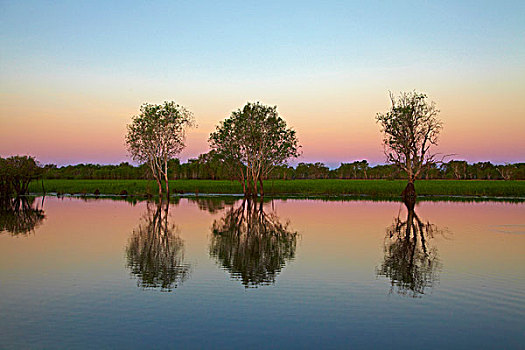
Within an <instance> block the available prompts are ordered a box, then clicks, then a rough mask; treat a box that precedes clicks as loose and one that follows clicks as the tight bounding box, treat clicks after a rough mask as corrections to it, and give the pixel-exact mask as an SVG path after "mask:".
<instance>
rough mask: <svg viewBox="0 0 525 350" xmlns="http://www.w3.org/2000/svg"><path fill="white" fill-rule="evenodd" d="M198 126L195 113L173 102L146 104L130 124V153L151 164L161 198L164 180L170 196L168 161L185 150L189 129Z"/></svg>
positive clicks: (128, 144)
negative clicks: (195, 121)
mask: <svg viewBox="0 0 525 350" xmlns="http://www.w3.org/2000/svg"><path fill="white" fill-rule="evenodd" d="M194 125H195V123H194V119H193V114H192V113H191V112H189V111H188V110H187V109H186V108H184V107H182V106H180V105H178V104H176V103H175V102H173V101H172V102H164V104H162V105H153V104H148V103H145V104H143V105H142V106H141V107H140V114H139V115H138V116H134V117H133V119H132V122H131V124H129V125H128V134H127V135H126V144H127V147H128V151H129V153H130V154H131V156H132V158H133V160H135V161H138V162H141V163H147V164H148V166H149V168H150V170H151V173H152V175H153V178H154V179H155V181H157V184H158V186H159V196H160V197H161V198H162V179H164V181H165V183H166V192H167V195H168V196H169V184H168V162H169V161H170V159H172V158H174V157H175V156H176V155H177V154H179V153H180V152H181V151H182V149H183V148H184V146H185V145H184V141H185V138H186V129H187V128H189V127H192V126H194Z"/></svg>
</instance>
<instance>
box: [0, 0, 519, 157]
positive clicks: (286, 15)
mask: <svg viewBox="0 0 525 350" xmlns="http://www.w3.org/2000/svg"><path fill="white" fill-rule="evenodd" d="M0 40H1V54H0V101H1V103H0V155H1V156H3V157H5V156H9V155H15V154H21V155H22V154H29V155H33V156H35V157H36V158H37V159H38V160H39V161H40V162H42V163H57V164H60V165H63V164H76V163H88V162H96V163H104V164H107V163H120V162H121V161H129V160H130V158H129V156H128V155H127V152H126V149H125V145H124V135H125V133H126V124H127V123H129V122H130V120H131V117H132V116H133V115H134V114H137V113H138V109H139V106H140V105H141V104H142V103H144V102H149V103H161V102H162V101H165V100H175V101H176V102H177V103H179V104H181V105H183V106H185V107H187V108H188V109H190V110H191V111H192V112H193V113H194V115H195V118H196V120H197V123H198V128H197V129H193V130H191V131H190V132H189V134H188V139H187V148H186V150H184V152H183V153H182V154H181V158H182V159H183V160H186V159H187V158H191V157H196V156H197V155H199V154H200V153H203V152H206V151H207V150H208V147H207V138H208V135H209V133H210V132H211V131H213V130H214V128H215V125H217V124H218V122H219V121H220V120H223V119H224V118H226V117H228V116H229V115H230V113H231V112H232V111H233V110H235V109H237V108H240V107H242V106H243V105H244V104H245V103H246V102H247V101H252V102H255V101H260V102H262V103H264V104H269V105H277V107H278V110H279V112H280V114H281V115H282V116H283V117H284V118H285V119H286V121H287V122H288V124H289V125H290V126H292V127H293V128H294V129H295V130H296V131H297V133H298V137H299V140H300V143H301V144H302V145H303V147H302V151H303V156H302V157H301V158H300V159H299V160H298V161H304V162H314V161H321V162H324V163H326V164H328V165H330V166H337V165H338V164H339V163H340V162H351V161H354V160H360V159H368V160H369V161H370V162H371V163H372V164H377V163H384V160H385V158H384V155H383V149H382V146H381V134H380V131H379V126H378V125H377V124H376V123H375V118H374V117H375V115H376V113H378V112H385V111H386V110H388V108H389V98H388V91H389V90H391V91H392V92H394V93H399V92H400V91H411V90H417V91H420V92H425V93H427V94H428V95H429V97H430V99H431V100H433V101H435V102H436V103H437V106H438V108H439V109H440V110H441V113H440V118H441V119H442V120H443V121H444V130H443V132H442V136H441V138H440V146H439V147H438V149H437V151H438V152H441V153H445V154H449V153H454V154H456V155H455V156H454V158H456V159H466V160H468V161H469V162H476V161H484V160H490V161H492V162H494V163H503V162H518V161H521V162H523V161H525V137H524V135H525V2H523V1H413V2H409V1H399V2H394V1H392V2H387V1H380V2H372V1H358V2H350V1H340V2H339V1H319V2H308V1H297V2H295V1H275V2H274V1H260V2H250V1H238V2H237V1H224V2H218V1H184V2H183V1H166V2H150V1H136V2H131V1H122V2H113V1H111V2H110V1H83V2H81V1H63V2H61V1H56V2H55V1H53V2H48V1H35V2H29V1H1V2H0Z"/></svg>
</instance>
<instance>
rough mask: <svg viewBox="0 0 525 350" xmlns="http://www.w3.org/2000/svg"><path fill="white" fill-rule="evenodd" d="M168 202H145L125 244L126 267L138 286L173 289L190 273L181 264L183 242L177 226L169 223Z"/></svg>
mask: <svg viewBox="0 0 525 350" xmlns="http://www.w3.org/2000/svg"><path fill="white" fill-rule="evenodd" d="M168 212H169V203H165V205H163V204H162V203H157V205H156V206H154V205H151V203H148V204H147V210H146V213H145V215H144V216H143V218H142V221H141V223H140V224H139V226H138V227H137V228H136V229H135V230H133V233H132V234H131V237H130V239H129V241H128V245H127V247H126V256H127V267H128V268H129V269H130V270H131V274H132V275H134V276H136V277H137V280H138V281H137V285H138V286H139V287H142V288H145V289H148V288H160V289H161V290H162V291H168V292H170V291H172V290H173V289H174V288H177V286H178V285H180V284H181V283H183V282H184V281H185V280H186V279H187V278H188V277H189V274H190V265H189V264H185V263H184V241H183V240H182V239H181V238H180V237H179V235H178V233H177V227H176V226H175V225H174V224H172V223H169V222H168Z"/></svg>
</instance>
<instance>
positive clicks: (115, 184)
mask: <svg viewBox="0 0 525 350" xmlns="http://www.w3.org/2000/svg"><path fill="white" fill-rule="evenodd" d="M43 184H44V188H45V191H46V192H47V193H58V194H93V193H95V191H96V190H98V191H99V192H100V193H101V194H106V195H118V194H120V193H121V192H122V191H123V190H125V191H126V192H127V194H128V195H133V196H146V195H148V194H150V195H156V194H157V193H158V190H157V185H156V183H155V182H154V181H148V180H44V182H43ZM405 185H406V181H405V180H393V181H390V180H332V179H330V180H274V181H272V180H269V181H265V184H264V188H265V194H266V195H269V196H280V197H282V196H352V195H354V196H360V195H366V196H372V197H381V198H392V197H399V195H400V194H401V191H403V189H404V187H405ZM415 185H416V191H417V193H418V195H419V196H448V197H452V196H474V197H481V196H486V197H513V198H520V197H521V198H525V181H488V180H419V181H416V184H415ZM170 189H171V190H172V193H175V192H177V193H195V194H242V187H241V185H240V184H239V183H237V182H233V181H224V180H174V181H170ZM29 192H30V193H35V194H40V193H42V192H43V190H42V184H41V181H37V182H32V183H31V184H30V186H29Z"/></svg>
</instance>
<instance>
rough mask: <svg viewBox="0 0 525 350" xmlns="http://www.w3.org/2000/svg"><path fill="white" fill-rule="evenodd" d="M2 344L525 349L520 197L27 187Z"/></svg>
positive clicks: (0, 286)
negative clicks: (121, 197) (118, 193)
mask: <svg viewBox="0 0 525 350" xmlns="http://www.w3.org/2000/svg"><path fill="white" fill-rule="evenodd" d="M18 209H19V210H18V211H16V210H11V211H3V212H2V213H1V215H0V217H1V218H0V231H2V233H0V348H14V349H19V348H67V349H71V348H144V347H147V348H150V347H154V348H159V347H160V348H166V347H167V348H203V347H206V348H293V347H298V348H318V347H323V348H350V347H351V348H371V347H383V348H384V347H389V348H402V347H403V348H423V347H424V348H524V347H525V204H524V203H501V202H481V203H463V202H421V203H418V204H417V205H416V207H415V210H413V211H412V210H408V209H407V208H406V207H405V206H404V204H402V203H399V202H375V201H321V200H273V201H269V202H265V203H264V204H263V205H262V206H261V205H260V204H259V203H249V202H243V201H242V200H239V199H222V198H204V199H194V198H181V199H178V200H177V202H176V203H172V204H171V205H170V206H169V208H166V206H165V205H163V206H158V205H157V204H155V203H146V202H139V203H136V204H130V203H128V202H125V201H114V200H110V199H97V200H94V199H93V200H81V199H76V198H62V199H59V198H55V197H51V198H49V197H48V198H45V201H44V203H43V204H42V198H37V199H36V200H35V201H34V202H33V203H26V204H24V205H22V204H20V205H19V206H18Z"/></svg>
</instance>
